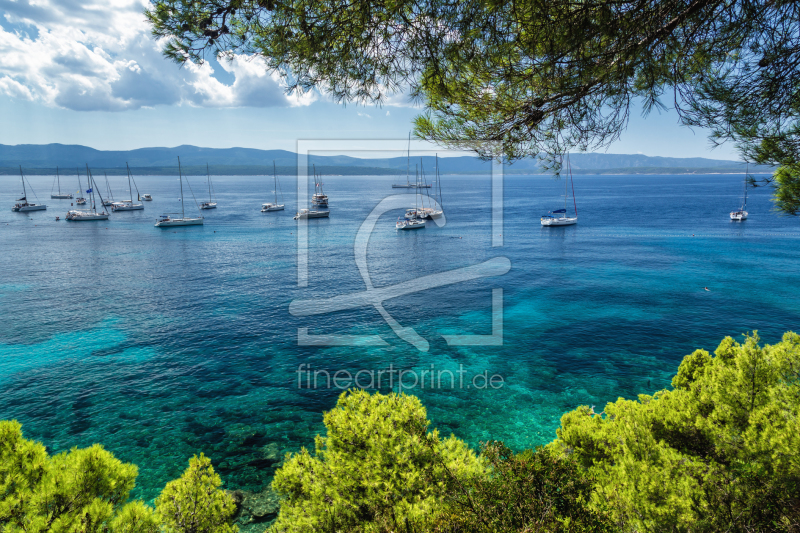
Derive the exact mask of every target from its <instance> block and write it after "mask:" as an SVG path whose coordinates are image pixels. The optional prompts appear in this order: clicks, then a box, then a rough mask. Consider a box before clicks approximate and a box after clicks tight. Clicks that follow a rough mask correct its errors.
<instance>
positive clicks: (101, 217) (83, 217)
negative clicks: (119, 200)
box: [66, 211, 108, 222]
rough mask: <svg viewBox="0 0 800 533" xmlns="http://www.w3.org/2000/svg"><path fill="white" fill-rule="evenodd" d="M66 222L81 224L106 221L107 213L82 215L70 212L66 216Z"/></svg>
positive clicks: (78, 212) (77, 212)
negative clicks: (91, 221) (89, 221)
mask: <svg viewBox="0 0 800 533" xmlns="http://www.w3.org/2000/svg"><path fill="white" fill-rule="evenodd" d="M66 218H67V220H71V221H73V222H83V221H87V220H108V213H82V212H80V211H70V212H69V213H67V216H66Z"/></svg>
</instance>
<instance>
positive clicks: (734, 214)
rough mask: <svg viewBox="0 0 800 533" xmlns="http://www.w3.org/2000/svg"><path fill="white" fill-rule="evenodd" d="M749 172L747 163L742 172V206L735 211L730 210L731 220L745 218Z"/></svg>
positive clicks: (738, 220) (739, 220)
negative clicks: (743, 172)
mask: <svg viewBox="0 0 800 533" xmlns="http://www.w3.org/2000/svg"><path fill="white" fill-rule="evenodd" d="M749 172H750V165H747V170H746V171H745V174H744V197H743V199H742V207H741V208H739V209H737V210H736V211H731V220H735V221H737V222H741V221H743V220H747V214H748V213H747V176H748V173H749Z"/></svg>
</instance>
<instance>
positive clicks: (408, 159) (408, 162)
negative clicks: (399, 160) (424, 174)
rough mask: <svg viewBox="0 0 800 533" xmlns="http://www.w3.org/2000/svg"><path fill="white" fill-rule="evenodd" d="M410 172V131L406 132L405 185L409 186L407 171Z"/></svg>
mask: <svg viewBox="0 0 800 533" xmlns="http://www.w3.org/2000/svg"><path fill="white" fill-rule="evenodd" d="M410 172H411V132H410V131H409V132H408V152H407V153H406V185H408V186H410V185H411V183H410V182H409V181H408V179H409V173H410Z"/></svg>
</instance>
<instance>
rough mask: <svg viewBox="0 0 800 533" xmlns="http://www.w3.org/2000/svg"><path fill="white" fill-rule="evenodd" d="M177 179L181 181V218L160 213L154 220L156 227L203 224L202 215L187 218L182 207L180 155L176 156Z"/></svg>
mask: <svg viewBox="0 0 800 533" xmlns="http://www.w3.org/2000/svg"><path fill="white" fill-rule="evenodd" d="M178 181H180V183H181V218H172V217H170V216H169V215H161V218H160V219H158V220H157V221H156V227H157V228H166V227H172V226H202V225H203V217H196V218H188V217H187V216H186V211H185V209H184V208H183V172H182V171H181V158H180V157H179V158H178ZM187 183H188V182H187ZM190 187H191V185H190ZM176 214H177V213H176Z"/></svg>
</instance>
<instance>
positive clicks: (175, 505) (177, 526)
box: [156, 453, 237, 533]
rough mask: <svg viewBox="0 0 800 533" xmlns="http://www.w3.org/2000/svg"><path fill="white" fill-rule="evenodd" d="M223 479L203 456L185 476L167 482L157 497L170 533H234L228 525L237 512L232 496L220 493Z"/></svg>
mask: <svg viewBox="0 0 800 533" xmlns="http://www.w3.org/2000/svg"><path fill="white" fill-rule="evenodd" d="M221 485H222V480H221V479H220V477H219V475H218V474H217V473H216V472H214V468H213V467H212V466H211V460H210V459H209V458H208V457H206V456H205V455H203V454H202V453H201V454H200V457H197V456H195V457H192V458H191V459H190V460H189V468H187V469H186V471H185V472H184V473H183V475H182V476H181V477H180V478H178V479H176V480H174V481H170V482H169V483H167V486H166V487H164V490H163V491H162V492H161V494H160V495H159V497H158V498H156V516H158V518H159V519H160V521H161V524H162V526H163V528H164V531H166V532H168V533H173V532H174V533H235V532H236V531H237V528H236V527H235V526H231V525H229V524H228V521H229V520H230V519H231V518H232V517H233V514H234V513H235V512H236V504H235V503H234V501H233V497H232V496H231V495H230V494H227V493H225V492H224V491H222V490H220V488H219V487H220V486H221Z"/></svg>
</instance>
